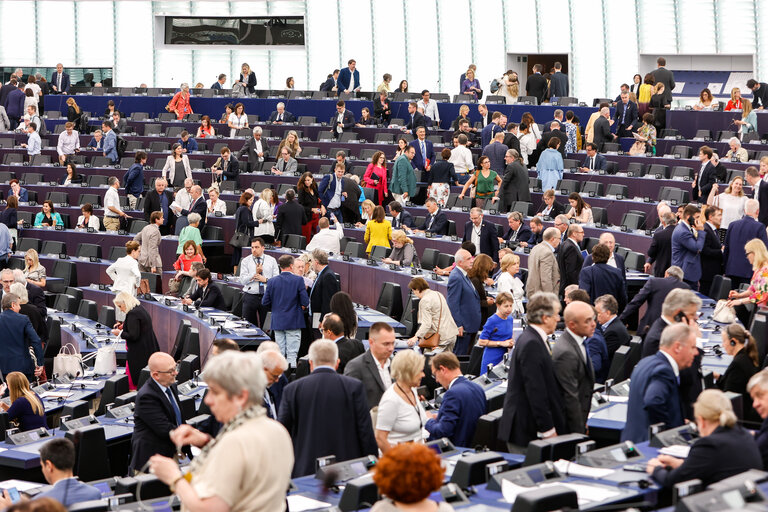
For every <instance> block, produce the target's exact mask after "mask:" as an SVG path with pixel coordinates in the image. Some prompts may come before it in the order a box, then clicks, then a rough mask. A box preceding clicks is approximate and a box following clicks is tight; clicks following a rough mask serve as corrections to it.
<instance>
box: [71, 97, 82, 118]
mask: <svg viewBox="0 0 768 512" xmlns="http://www.w3.org/2000/svg"><path fill="white" fill-rule="evenodd" d="M82 114H83V112H82V110H80V105H78V104H77V102H76V101H75V98H67V121H69V122H70V123H74V122H76V121H79V120H80V116H81V115H82Z"/></svg>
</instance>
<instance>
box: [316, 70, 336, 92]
mask: <svg viewBox="0 0 768 512" xmlns="http://www.w3.org/2000/svg"><path fill="white" fill-rule="evenodd" d="M339 72H340V71H339V70H338V69H334V70H333V73H332V74H330V75H328V79H326V81H325V82H323V83H322V84H321V85H320V90H321V91H326V92H335V91H338V79H339Z"/></svg>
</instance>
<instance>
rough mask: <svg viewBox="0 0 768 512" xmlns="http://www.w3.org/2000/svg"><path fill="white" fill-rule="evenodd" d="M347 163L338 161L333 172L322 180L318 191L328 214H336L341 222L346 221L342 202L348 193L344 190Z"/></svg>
mask: <svg viewBox="0 0 768 512" xmlns="http://www.w3.org/2000/svg"><path fill="white" fill-rule="evenodd" d="M344 172H345V165H344V164H343V163H340V162H337V163H336V167H335V168H334V169H333V174H326V175H325V176H323V179H322V180H320V185H319V186H318V187H317V191H318V193H319V194H320V201H321V202H322V203H323V206H325V209H326V215H327V216H330V215H331V214H334V215H335V216H336V218H337V219H338V220H339V222H344V220H343V215H342V214H341V204H342V203H343V202H344V201H345V200H346V197H347V195H348V194H347V193H346V192H344V187H345V186H346V181H347V180H346V178H344Z"/></svg>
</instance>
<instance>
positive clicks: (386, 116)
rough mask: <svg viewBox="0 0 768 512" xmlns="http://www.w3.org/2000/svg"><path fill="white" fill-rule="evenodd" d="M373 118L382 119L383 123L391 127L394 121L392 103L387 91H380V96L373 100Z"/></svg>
mask: <svg viewBox="0 0 768 512" xmlns="http://www.w3.org/2000/svg"><path fill="white" fill-rule="evenodd" d="M373 116H374V117H375V118H377V119H381V123H382V124H384V125H389V121H390V120H391V119H392V103H391V102H390V101H389V99H387V91H379V95H378V96H376V98H374V100H373Z"/></svg>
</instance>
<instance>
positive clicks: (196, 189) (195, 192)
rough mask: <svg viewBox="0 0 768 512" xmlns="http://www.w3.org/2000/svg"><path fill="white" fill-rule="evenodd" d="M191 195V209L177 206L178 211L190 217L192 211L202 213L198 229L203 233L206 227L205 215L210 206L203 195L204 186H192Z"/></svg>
mask: <svg viewBox="0 0 768 512" xmlns="http://www.w3.org/2000/svg"><path fill="white" fill-rule="evenodd" d="M189 195H190V197H191V198H192V202H191V203H190V205H189V209H182V208H177V210H176V211H178V212H180V213H181V215H183V216H185V217H189V214H190V213H196V214H198V215H200V224H198V225H197V229H199V230H200V232H201V233H202V232H203V228H204V227H205V217H206V215H207V214H208V206H207V205H206V203H205V198H204V197H203V188H202V187H201V186H200V185H193V186H192V188H190V189H189Z"/></svg>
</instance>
